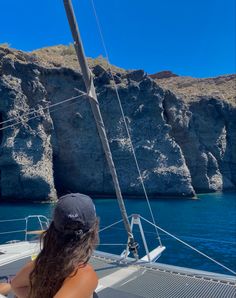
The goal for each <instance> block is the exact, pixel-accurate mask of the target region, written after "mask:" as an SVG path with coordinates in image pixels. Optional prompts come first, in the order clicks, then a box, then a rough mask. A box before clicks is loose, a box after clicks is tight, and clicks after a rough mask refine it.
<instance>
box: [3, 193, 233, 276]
mask: <svg viewBox="0 0 236 298" xmlns="http://www.w3.org/2000/svg"><path fill="white" fill-rule="evenodd" d="M94 202H95V205H96V210H97V214H98V216H99V217H100V227H101V228H103V227H105V226H108V225H110V224H112V223H114V222H116V221H118V220H120V219H121V215H120V212H119V208H118V203H117V201H116V199H95V200H94ZM125 204H126V207H127V213H128V214H133V213H138V214H140V215H142V216H143V217H145V218H147V219H148V220H151V217H150V214H149V211H148V208H147V203H146V201H145V200H144V199H127V200H125ZM53 206H54V205H53V204H16V203H15V204H14V205H13V204H7V203H2V204H0V221H1V220H3V219H11V218H23V217H25V216H27V215H29V214H43V215H46V216H47V217H50V216H51V212H52V209H53ZM151 206H152V209H153V213H154V215H155V220H156V223H157V224H158V225H159V226H160V227H161V228H163V229H165V230H167V231H168V232H169V233H171V234H173V235H175V236H177V237H179V238H180V239H181V240H183V241H185V242H187V243H188V244H190V245H192V246H194V247H195V248H197V249H198V250H200V251H202V252H204V253H205V254H207V255H209V256H210V257H211V258H213V259H216V260H217V261H219V262H221V263H222V264H224V265H225V266H227V267H229V268H231V269H232V270H234V271H236V192H231V193H224V194H223V193H217V194H201V195H199V196H198V200H191V199H170V198H168V199H164V198H157V199H152V200H151ZM23 223H24V222H18V223H17V224H16V223H11V222H9V223H7V224H5V225H3V224H1V223H0V233H1V231H7V230H19V229H22V228H24V226H23ZM142 225H143V229H144V230H145V232H146V233H145V236H146V239H147V242H148V245H149V248H150V249H153V248H154V247H155V246H157V245H158V241H157V239H156V235H155V229H154V228H153V227H152V226H151V225H149V224H147V223H145V222H142ZM134 230H135V237H136V239H137V240H138V242H139V243H140V255H144V254H145V253H144V249H143V247H142V241H141V238H140V234H139V232H138V230H137V227H135V229H134ZM160 236H161V240H162V243H163V245H165V246H166V250H165V251H164V253H163V254H162V256H161V257H160V258H159V260H158V261H159V262H160V263H166V264H171V265H177V266H184V267H189V268H195V269H200V270H208V271H212V272H218V273H224V274H229V272H227V271H226V270H225V269H222V268H221V267H219V266H218V265H216V264H214V263H212V262H211V261H210V260H208V259H206V258H204V257H203V256H201V255H199V254H198V253H196V252H194V251H192V250H191V249H190V248H188V247H186V246H184V245H183V244H181V243H179V242H178V241H176V240H175V239H173V238H171V237H170V236H168V235H166V234H164V233H163V232H160ZM13 238H14V239H16V238H17V239H23V233H16V234H15V235H14V237H13V235H5V234H4V235H1V234H0V243H3V242H5V241H8V240H11V239H13ZM126 241H127V235H126V232H125V230H124V227H123V224H122V223H120V224H118V225H116V226H114V227H112V228H110V229H108V230H106V231H104V232H102V233H101V234H100V246H99V248H98V249H100V250H103V251H106V252H112V253H118V254H120V253H121V252H122V251H123V249H124V248H125V243H126ZM111 244H116V245H111Z"/></svg>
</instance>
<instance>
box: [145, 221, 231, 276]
mask: <svg viewBox="0 0 236 298" xmlns="http://www.w3.org/2000/svg"><path fill="white" fill-rule="evenodd" d="M140 218H142V219H143V220H144V221H146V222H147V223H149V224H150V225H152V226H154V224H153V223H152V222H151V221H149V220H147V219H146V218H144V217H142V216H140ZM155 226H156V228H158V229H159V230H161V231H162V232H163V233H165V234H167V235H169V236H170V237H172V238H174V239H175V240H177V241H179V242H180V243H182V244H184V245H185V246H187V247H189V248H191V249H192V250H194V251H196V252H197V253H199V254H200V255H202V256H204V257H205V258H207V259H209V260H211V261H212V262H214V263H216V264H217V265H219V266H220V267H222V268H224V269H226V270H228V271H229V272H231V273H233V274H235V275H236V272H235V271H233V270H232V269H230V268H228V267H226V266H225V265H223V264H222V263H220V262H218V261H216V260H215V259H213V258H211V257H209V256H208V255H206V254H205V253H203V252H201V251H200V250H198V249H197V248H195V247H193V246H192V245H190V244H188V243H187V242H185V241H183V240H181V239H180V238H178V237H176V236H174V235H173V234H171V233H169V232H167V231H166V230H164V229H162V228H161V227H159V226H157V225H155Z"/></svg>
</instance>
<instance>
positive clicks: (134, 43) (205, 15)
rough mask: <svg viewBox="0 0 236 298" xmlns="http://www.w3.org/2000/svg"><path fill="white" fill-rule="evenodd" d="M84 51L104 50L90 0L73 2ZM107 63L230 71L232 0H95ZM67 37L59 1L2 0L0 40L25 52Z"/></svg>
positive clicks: (201, 72) (200, 72)
mask: <svg viewBox="0 0 236 298" xmlns="http://www.w3.org/2000/svg"><path fill="white" fill-rule="evenodd" d="M73 3H74V6H75V11H76V15H77V18H78V23H79V27H80V32H81V36H82V38H83V43H84V47H85V52H86V55H87V56H90V57H97V56H99V55H103V56H105V54H104V50H103V47H102V44H101V40H100V38H99V33H98V29H97V26H96V22H95V17H94V15H93V12H92V6H91V0H76V1H73ZM94 3H95V6H96V9H97V13H98V16H99V18H100V22H101V25H102V30H103V35H104V39H105V42H106V46H107V49H108V52H109V57H110V61H111V63H112V64H115V65H117V66H120V67H123V68H126V69H140V68H141V69H144V70H145V71H146V72H148V73H155V72H158V71H161V70H172V71H173V72H175V73H177V74H180V75H190V76H193V77H212V76H217V75H222V74H230V73H235V72H236V70H235V67H236V66H235V65H236V61H235V60H236V59H235V27H236V26H235V1H234V0H188V1H187V0H164V1H163V0H162V1H161V0H94ZM71 41H72V38H71V34H70V31H69V26H68V23H67V19H66V16H65V12H64V7H63V1H62V0H23V1H19V0H8V1H1V10H0V43H4V42H8V43H9V44H11V46H12V47H14V48H17V49H21V50H25V51H30V50H33V49H38V48H41V47H46V46H52V45H58V44H69V43H70V42H71Z"/></svg>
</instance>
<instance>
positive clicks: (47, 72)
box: [0, 46, 236, 200]
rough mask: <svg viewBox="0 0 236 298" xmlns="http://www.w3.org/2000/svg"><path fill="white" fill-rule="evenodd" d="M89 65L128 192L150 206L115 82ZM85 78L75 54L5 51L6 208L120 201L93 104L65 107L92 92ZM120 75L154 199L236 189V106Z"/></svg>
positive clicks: (0, 73)
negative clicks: (71, 195)
mask: <svg viewBox="0 0 236 298" xmlns="http://www.w3.org/2000/svg"><path fill="white" fill-rule="evenodd" d="M65 61H66V62H65ZM89 63H90V66H91V68H92V70H93V73H94V83H95V86H96V90H97V94H98V99H99V102H100V105H101V112H102V115H103V118H104V122H105V126H106V130H107V134H108V138H109V142H110V146H111V150H112V153H113V158H114V162H115V165H116V167H117V172H118V176H119V180H120V184H121V188H122V191H123V193H124V194H127V195H135V196H136V195H140V196H142V195H143V193H142V188H141V186H140V182H139V179H138V174H137V170H136V168H135V163H134V159H133V156H132V153H131V149H130V143H129V139H128V137H127V134H126V131H125V127H124V123H123V120H122V116H121V112H120V108H119V104H118V101H117V98H116V92H115V89H114V84H113V81H112V79H111V75H110V72H109V71H108V69H107V65H106V63H105V62H104V60H103V59H101V58H99V59H97V60H89ZM66 65H68V66H67V67H66ZM78 69H79V68H78V65H77V62H76V59H75V56H74V52H73V49H71V48H70V47H69V48H67V47H63V46H60V47H53V48H49V49H43V50H40V51H35V52H33V53H28V54H26V53H23V52H21V51H16V50H10V49H8V48H0V122H1V124H0V125H1V127H0V129H1V130H0V145H1V147H0V177H1V180H0V192H1V197H2V198H4V199H19V200H23V199H28V200H48V199H51V200H54V199H56V197H57V194H61V193H67V192H74V191H79V192H85V193H96V194H100V195H110V194H114V189H113V185H112V180H111V176H110V174H109V171H108V167H107V164H106V160H105V157H104V153H103V150H102V147H101V144H100V140H99V137H98V134H97V130H96V126H95V122H94V120H93V116H92V112H91V108H90V105H89V102H88V98H86V97H85V96H82V97H79V98H74V99H71V100H70V101H67V102H64V103H63V104H59V103H60V102H61V101H63V100H65V99H68V98H71V97H75V96H77V95H78V94H79V92H80V91H84V90H85V87H84V83H83V80H82V76H81V74H80V72H79V70H78ZM112 71H113V75H114V78H115V81H116V84H117V88H118V92H119V94H120V98H121V102H122V105H123V109H124V113H125V116H126V119H127V121H128V124H129V130H130V134H131V136H132V140H133V145H134V148H135V152H136V154H137V158H138V161H139V164H140V168H141V172H142V176H143V179H144V182H145V185H146V187H147V191H148V193H149V194H151V195H163V196H172V195H174V196H180V197H181V196H190V197H191V196H193V195H194V193H195V191H204V192H209V191H218V190H227V189H231V188H235V185H236V174H235V173H236V171H235V167H236V150H235V149H236V148H235V147H236V135H235V131H236V130H235V128H236V117H235V113H236V107H235V104H234V103H235V101H232V102H231V101H230V100H227V99H225V98H220V97H219V96H218V97H216V96H213V95H209V94H206V95H205V96H204V95H197V96H195V97H194V99H189V98H188V99H186V97H184V96H180V95H179V94H177V92H175V90H172V92H171V91H169V90H168V88H167V87H166V82H165V86H164V83H163V79H160V76H159V79H156V81H155V80H154V79H152V78H150V77H149V76H147V75H146V74H145V73H144V72H143V71H124V70H122V69H120V68H117V67H113V68H112ZM179 78H181V77H174V78H173V77H172V76H169V77H168V79H169V80H172V79H179ZM164 79H165V80H166V79H167V78H166V77H165V78H164ZM234 79H235V78H234ZM158 80H160V81H162V82H160V84H159V83H158ZM169 89H171V88H169ZM48 105H50V108H48Z"/></svg>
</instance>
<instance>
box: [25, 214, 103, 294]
mask: <svg viewBox="0 0 236 298" xmlns="http://www.w3.org/2000/svg"><path fill="white" fill-rule="evenodd" d="M98 223H99V221H98V219H97V220H96V222H95V223H94V225H93V226H92V228H90V230H89V231H87V232H86V233H84V234H82V235H81V233H79V232H78V231H79V226H76V223H74V224H73V225H70V226H69V227H68V228H66V232H65V233H61V232H59V231H57V230H56V228H55V226H54V223H53V222H52V223H51V224H50V226H49V228H48V229H47V231H45V232H44V234H43V235H42V237H41V244H42V250H41V252H40V253H39V255H38V256H37V258H36V260H35V267H34V269H33V271H32V272H31V274H30V293H29V296H28V298H42V297H47V298H52V297H53V296H54V295H55V294H56V293H57V292H58V290H59V289H60V288H61V286H62V284H63V281H64V280H65V279H66V278H67V277H68V276H73V275H74V274H76V272H77V270H78V269H79V268H81V267H83V266H84V265H85V264H86V263H87V262H88V261H89V259H90V257H91V255H92V252H93V250H94V248H95V247H96V245H97V244H98V241H99V238H98Z"/></svg>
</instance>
